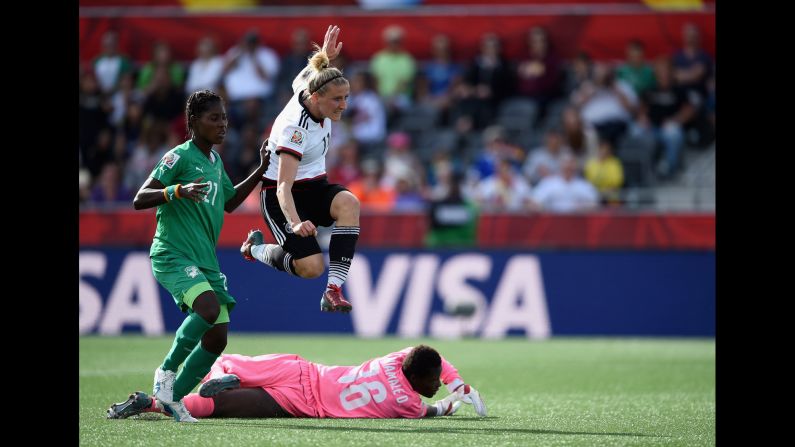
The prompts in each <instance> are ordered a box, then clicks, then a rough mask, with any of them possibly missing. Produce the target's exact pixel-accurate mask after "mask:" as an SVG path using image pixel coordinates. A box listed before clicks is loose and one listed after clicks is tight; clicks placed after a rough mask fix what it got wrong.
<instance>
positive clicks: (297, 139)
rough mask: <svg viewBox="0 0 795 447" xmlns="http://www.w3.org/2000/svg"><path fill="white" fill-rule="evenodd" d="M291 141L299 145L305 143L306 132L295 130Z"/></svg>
mask: <svg viewBox="0 0 795 447" xmlns="http://www.w3.org/2000/svg"><path fill="white" fill-rule="evenodd" d="M290 142H291V143H293V144H297V145H299V146H300V145H302V144H304V133H303V132H301V131H300V130H296V131H294V132H293V136H292V137H291V138H290Z"/></svg>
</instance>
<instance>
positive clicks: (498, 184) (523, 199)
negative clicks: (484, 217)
mask: <svg viewBox="0 0 795 447" xmlns="http://www.w3.org/2000/svg"><path fill="white" fill-rule="evenodd" d="M475 199H476V201H477V203H478V205H479V206H480V207H481V208H483V209H484V210H488V211H512V212H523V211H530V210H531V209H533V208H534V206H533V203H532V194H531V189H530V184H528V183H527V180H525V179H524V177H523V176H522V175H521V174H519V173H518V172H516V170H515V168H514V167H513V165H512V164H511V162H510V161H509V160H507V159H504V158H500V159H499V160H498V161H497V170H496V171H495V173H494V175H492V176H490V177H486V178H485V179H483V180H481V181H480V182H478V184H477V186H476V187H475Z"/></svg>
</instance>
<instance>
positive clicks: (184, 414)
mask: <svg viewBox="0 0 795 447" xmlns="http://www.w3.org/2000/svg"><path fill="white" fill-rule="evenodd" d="M160 404H162V405H163V408H164V409H165V410H166V411H167V412H168V413H171V415H172V416H174V420H175V421H177V422H199V420H198V419H196V418H195V417H193V416H191V414H190V412H189V411H188V409H187V408H185V404H184V403H182V401H179V402H172V403H170V404H167V403H165V402H160Z"/></svg>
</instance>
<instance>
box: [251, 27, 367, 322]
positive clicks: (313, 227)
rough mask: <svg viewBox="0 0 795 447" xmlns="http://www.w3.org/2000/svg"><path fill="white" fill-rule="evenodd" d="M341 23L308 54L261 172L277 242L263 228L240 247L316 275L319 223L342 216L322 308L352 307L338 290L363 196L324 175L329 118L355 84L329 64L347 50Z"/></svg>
mask: <svg viewBox="0 0 795 447" xmlns="http://www.w3.org/2000/svg"><path fill="white" fill-rule="evenodd" d="M339 32H340V29H339V28H338V27H337V26H329V27H328V30H326V36H325V39H324V40H323V47H322V48H321V47H318V46H317V45H315V48H316V49H317V51H316V52H315V53H314V54H313V55H312V56H311V57H310V58H309V64H308V65H307V67H306V68H305V69H304V70H302V71H301V73H299V74H298V76H297V77H296V78H295V80H293V92H294V94H293V97H292V98H291V99H290V101H289V102H288V103H287V105H286V106H285V107H284V110H282V112H281V113H280V114H279V116H278V117H276V121H275V122H274V123H273V127H272V129H271V134H270V137H269V145H268V150H269V153H270V165H269V166H268V169H267V171H265V174H264V175H263V177H262V192H261V193H260V204H261V210H262V217H263V218H264V219H265V222H266V223H267V224H268V228H270V231H271V233H272V234H273V237H274V238H275V239H276V242H277V244H264V243H263V237H262V232H261V231H259V230H252V231H250V232H249V234H248V237H247V238H246V241H245V242H244V243H243V246H242V247H240V252H241V253H242V255H243V257H244V258H245V259H247V260H250V261H253V260H259V261H261V262H263V263H265V264H267V265H269V266H271V267H273V268H275V269H277V270H281V271H286V272H288V273H290V274H292V275H296V276H300V277H302V278H317V277H318V276H320V275H322V274H323V271H324V270H325V263H324V261H323V255H322V253H321V251H320V245H318V242H317V239H316V238H315V236H316V235H317V227H318V226H322V227H328V226H331V225H332V224H334V223H335V222H336V226H335V228H334V229H333V230H332V233H331V242H330V244H329V259H330V265H329V275H328V284H327V286H326V290H325V292H324V293H323V295H322V298H321V299H320V310H322V311H326V312H336V311H340V312H350V310H351V304H350V303H349V302H348V301H347V300H346V299H345V298H344V297H343V296H342V293H341V290H340V288H341V287H342V284H343V283H344V282H345V279H346V278H347V277H348V269H349V268H350V266H351V260H352V259H353V254H354V252H355V250H356V241H357V240H358V239H359V200H358V199H357V198H356V196H354V195H353V194H352V193H351V192H350V191H348V190H347V189H346V188H345V187H343V186H341V185H336V184H329V183H328V181H327V179H326V153H327V152H328V145H329V140H330V137H331V121H332V120H334V121H339V120H340V118H341V117H342V112H343V111H344V110H345V109H346V108H347V106H348V104H347V100H348V94H349V92H350V85H349V83H348V80H347V79H345V78H344V77H343V75H342V72H341V71H340V70H338V69H336V68H334V67H331V66H329V62H330V61H331V60H334V58H335V57H337V55H338V54H339V52H340V49H341V48H342V43H341V42H340V43H339V44H337V36H338V35H339Z"/></svg>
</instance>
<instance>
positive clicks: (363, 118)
mask: <svg viewBox="0 0 795 447" xmlns="http://www.w3.org/2000/svg"><path fill="white" fill-rule="evenodd" d="M348 113H350V117H351V133H352V134H353V138H354V139H356V142H358V143H359V144H360V145H362V146H363V149H364V150H363V152H364V153H366V154H367V153H369V152H371V150H370V147H371V146H375V145H378V144H380V143H382V142H383V140H384V137H385V136H386V110H385V108H384V104H383V103H382V102H381V98H380V97H379V96H378V93H376V92H375V78H374V77H373V75H372V74H370V73H369V72H367V71H360V72H358V73H356V74H355V75H354V76H353V78H351V96H350V98H349V99H348Z"/></svg>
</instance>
